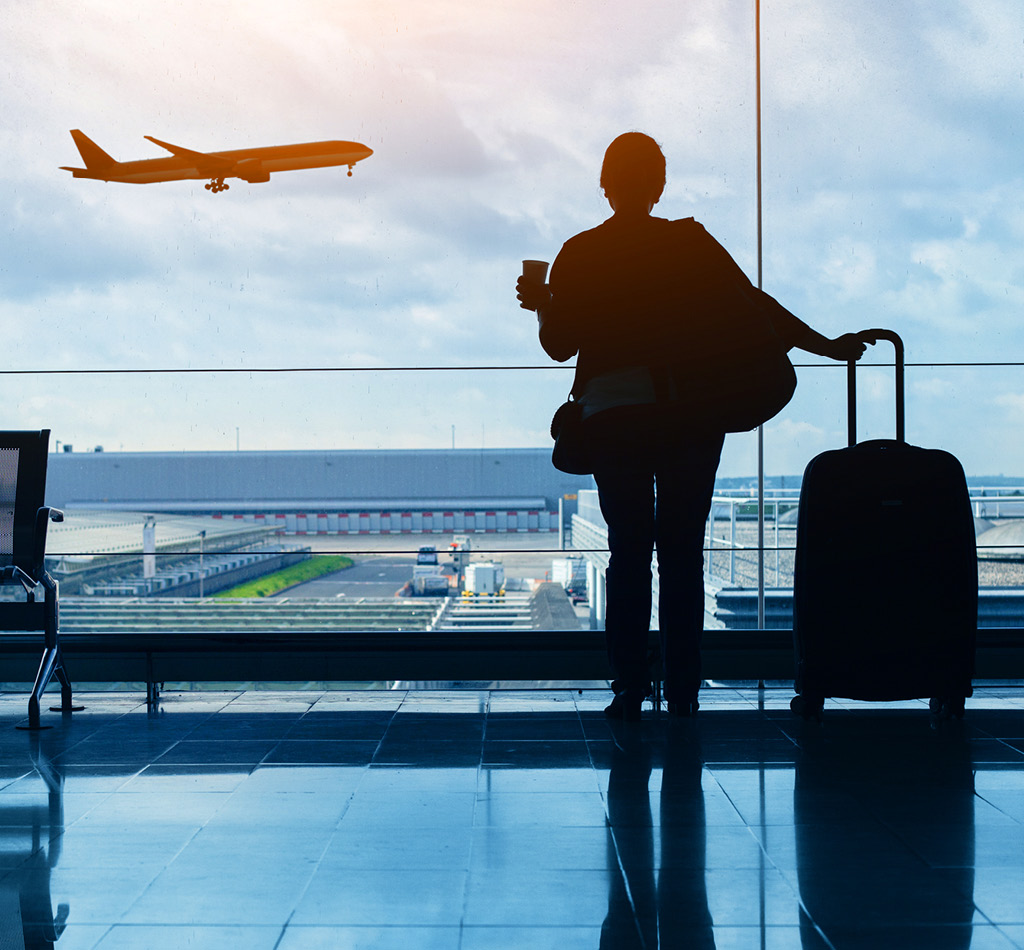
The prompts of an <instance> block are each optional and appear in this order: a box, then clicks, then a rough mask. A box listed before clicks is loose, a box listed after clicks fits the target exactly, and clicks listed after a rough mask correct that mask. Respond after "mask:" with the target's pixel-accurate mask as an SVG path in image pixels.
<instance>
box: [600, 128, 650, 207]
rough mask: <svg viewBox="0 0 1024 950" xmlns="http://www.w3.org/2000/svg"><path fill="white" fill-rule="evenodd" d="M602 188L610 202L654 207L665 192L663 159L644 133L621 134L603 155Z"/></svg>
mask: <svg viewBox="0 0 1024 950" xmlns="http://www.w3.org/2000/svg"><path fill="white" fill-rule="evenodd" d="M601 187H602V188H603V189H604V192H605V194H606V195H607V196H608V197H609V198H613V197H614V198H619V199H626V200H630V199H633V200H637V199H647V200H649V201H650V202H651V204H655V203H657V201H658V199H659V198H661V193H662V191H664V190H665V156H664V154H663V153H662V151H661V147H660V146H659V145H658V143H657V142H655V141H654V139H652V138H651V137H650V136H649V135H644V133H643V132H624V133H623V134H622V135H620V136H619V137H618V138H616V139H615V140H614V141H613V142H612V144H611V145H609V146H608V149H607V150H606V151H605V153H604V163H603V164H602V165H601Z"/></svg>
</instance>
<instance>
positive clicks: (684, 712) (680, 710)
mask: <svg viewBox="0 0 1024 950" xmlns="http://www.w3.org/2000/svg"><path fill="white" fill-rule="evenodd" d="M698 709H700V703H699V702H697V698H696V697H694V698H693V699H691V700H688V701H687V702H685V703H669V704H668V714H669V715H670V716H683V717H693V716H696V715H697V710H698Z"/></svg>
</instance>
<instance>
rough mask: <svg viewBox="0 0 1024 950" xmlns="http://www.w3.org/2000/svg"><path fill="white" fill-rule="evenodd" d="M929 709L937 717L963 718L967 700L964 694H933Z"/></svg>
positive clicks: (929, 701)
mask: <svg viewBox="0 0 1024 950" xmlns="http://www.w3.org/2000/svg"><path fill="white" fill-rule="evenodd" d="M928 709H929V711H930V712H931V714H932V716H934V717H935V718H936V719H963V718H964V713H965V712H966V700H965V699H964V697H963V696H945V697H943V696H933V697H932V698H931V699H930V700H928Z"/></svg>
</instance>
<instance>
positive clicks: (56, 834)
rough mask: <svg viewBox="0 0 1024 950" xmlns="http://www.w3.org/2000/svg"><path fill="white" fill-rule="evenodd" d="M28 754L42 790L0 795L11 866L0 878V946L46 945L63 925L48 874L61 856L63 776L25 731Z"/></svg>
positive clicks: (64, 910)
mask: <svg viewBox="0 0 1024 950" xmlns="http://www.w3.org/2000/svg"><path fill="white" fill-rule="evenodd" d="M27 738H28V742H29V749H28V759H29V761H30V762H31V764H32V767H33V769H34V770H35V772H36V775H37V776H38V778H39V780H40V781H39V785H41V786H43V788H45V792H43V791H42V790H40V791H33V792H32V793H28V794H26V795H23V796H18V797H17V799H16V800H15V801H14V802H13V803H10V802H9V800H5V798H4V797H3V796H0V855H2V859H3V866H4V867H6V868H11V869H13V873H8V874H6V875H5V876H4V877H3V878H2V879H0V931H2V936H0V947H3V950H15V948H17V950H22V948H24V950H51V948H52V947H53V945H54V944H55V943H56V942H57V939H58V938H59V937H60V935H61V934H62V933H63V932H64V929H65V927H66V926H67V920H68V915H69V913H70V908H69V905H68V904H60V905H59V906H58V908H57V911H56V913H54V911H53V901H52V899H51V897H50V876H51V873H52V871H53V869H54V868H55V867H56V866H57V862H58V861H59V860H60V851H61V843H62V835H63V832H64V776H63V775H62V774H61V772H60V770H59V769H57V768H56V767H55V766H54V765H53V763H51V762H50V761H49V759H48V758H47V756H46V755H45V753H43V752H42V750H41V749H40V747H39V740H38V736H34V735H33V736H29V737H27Z"/></svg>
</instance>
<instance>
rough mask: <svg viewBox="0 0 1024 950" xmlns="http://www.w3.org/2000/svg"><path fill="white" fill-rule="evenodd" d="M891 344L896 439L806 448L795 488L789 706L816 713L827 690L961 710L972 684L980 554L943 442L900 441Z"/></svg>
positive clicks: (899, 367) (887, 333)
mask: <svg viewBox="0 0 1024 950" xmlns="http://www.w3.org/2000/svg"><path fill="white" fill-rule="evenodd" d="M872 334H874V335H875V336H877V337H878V338H881V339H886V340H889V341H890V342H892V344H893V345H894V347H895V348H896V440H895V441H893V440H888V439H879V440H875V441H871V442H862V443H859V444H857V441H856V389H855V366H856V364H855V363H852V362H851V363H850V364H849V369H848V386H849V412H850V440H849V441H850V445H849V447H848V448H845V449H838V450H835V451H831V452H823V453H822V454H821V455H819V456H817V457H816V458H814V459H812V460H811V462H810V464H808V466H807V469H806V470H805V472H804V477H803V484H802V486H801V489H800V512H799V521H798V523H797V542H796V567H795V574H794V582H793V587H794V590H793V634H794V640H795V648H796V691H797V693H798V694H799V695H797V696H796V698H794V700H793V702H792V708H793V711H794V712H796V713H798V714H799V715H802V716H804V717H812V716H813V717H818V716H820V714H821V709H822V706H823V704H824V700H825V698H826V697H828V696H843V697H847V698H850V699H867V700H898V699H911V698H918V697H929V698H930V699H931V709H932V712H933V713H939V714H942V715H947V716H948V715H956V716H962V715H963V710H964V699H965V697H967V696H970V695H971V674H972V672H973V668H974V640H975V633H976V630H977V622H978V565H977V553H976V548H975V539H974V519H973V517H972V514H971V506H970V500H969V497H968V494H967V481H966V479H965V478H964V472H963V468H962V467H961V466H960V463H959V462H958V461H957V460H956V458H954V457H953V456H952V455H950V454H949V453H948V452H943V451H940V450H936V449H921V448H917V447H916V446H912V445H907V443H906V441H905V439H904V425H903V342H902V341H901V340H900V338H899V336H897V335H896V334H895V333H893V332H892V331H891V330H873V331H865V335H866V336H867V335H872Z"/></svg>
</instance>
